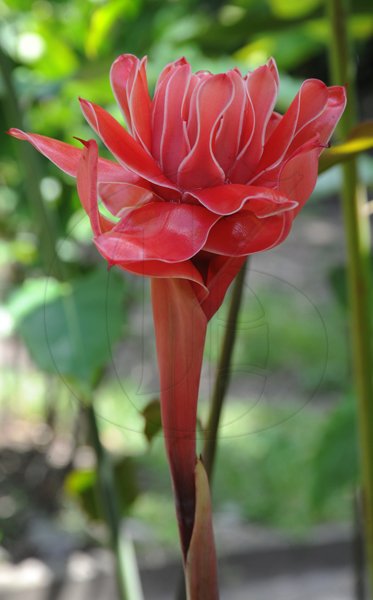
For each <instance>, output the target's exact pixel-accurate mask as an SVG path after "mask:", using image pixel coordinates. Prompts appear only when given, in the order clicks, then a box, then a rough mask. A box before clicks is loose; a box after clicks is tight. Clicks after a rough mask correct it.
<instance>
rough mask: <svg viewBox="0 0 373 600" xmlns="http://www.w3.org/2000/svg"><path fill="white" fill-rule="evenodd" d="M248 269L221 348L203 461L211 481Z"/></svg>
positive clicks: (237, 282) (232, 303) (239, 281)
mask: <svg viewBox="0 0 373 600" xmlns="http://www.w3.org/2000/svg"><path fill="white" fill-rule="evenodd" d="M246 268H247V260H246V261H245V262H244V264H243V265H242V267H241V270H240V272H239V273H238V275H237V277H236V279H235V282H234V285H233V290H232V296H231V301H230V305H229V310H228V317H227V322H226V329H225V335H224V339H223V344H222V347H221V353H220V357H219V363H218V367H217V373H216V379H215V384H214V389H213V392H212V396H211V404H210V414H209V417H208V421H207V425H206V428H205V441H204V446H203V451H202V457H203V464H204V466H205V469H206V473H207V476H208V478H209V480H210V481H211V479H212V474H213V469H214V464H215V457H216V450H217V440H218V430H219V423H220V417H221V413H222V409H223V403H224V398H225V394H226V391H227V388H228V384H229V380H230V376H231V362H232V356H233V348H234V343H235V340H236V334H237V321H238V315H239V311H240V307H241V302H242V295H243V289H244V283H245V276H246Z"/></svg>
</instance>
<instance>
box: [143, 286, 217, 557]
mask: <svg viewBox="0 0 373 600" xmlns="http://www.w3.org/2000/svg"><path fill="white" fill-rule="evenodd" d="M152 303H153V315H154V327H155V335H156V345H157V355H158V365H159V373H160V396H161V412H162V424H163V431H164V436H165V445H166V451H167V455H168V460H169V464H170V470H171V476H172V482H173V487H174V493H175V499H176V510H177V516H178V522H179V531H180V537H181V543H182V548H183V553H184V560H185V559H186V555H187V552H188V548H189V544H190V540H191V536H192V531H193V524H194V516H195V466H196V417H197V400H198V389H199V381H200V374H201V367H202V358H203V349H204V345H205V338H206V326H207V318H206V315H205V313H204V311H203V310H202V308H201V306H200V304H199V302H198V300H197V298H196V295H195V292H194V291H193V288H192V285H191V283H190V282H189V281H187V280H184V279H170V278H165V279H160V278H159V279H156V278H154V279H153V280H152Z"/></svg>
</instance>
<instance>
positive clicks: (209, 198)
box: [191, 183, 297, 217]
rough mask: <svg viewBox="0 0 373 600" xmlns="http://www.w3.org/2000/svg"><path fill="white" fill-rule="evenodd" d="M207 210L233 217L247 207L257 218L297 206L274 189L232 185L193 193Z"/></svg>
mask: <svg viewBox="0 0 373 600" xmlns="http://www.w3.org/2000/svg"><path fill="white" fill-rule="evenodd" d="M191 194H192V196H194V197H195V198H197V200H199V201H200V202H201V204H203V205H204V206H205V207H206V208H208V209H209V210H211V211H212V212H214V213H215V214H218V215H231V214H233V213H235V212H237V211H239V210H240V209H241V208H242V207H243V206H244V205H246V206H247V208H248V209H249V210H251V211H252V212H253V213H254V214H256V216H257V217H268V216H270V215H273V214H277V213H280V212H283V211H284V210H290V209H292V208H295V207H296V206H297V203H296V202H292V201H291V200H289V198H286V196H285V195H281V194H279V193H278V192H276V191H275V190H273V189H270V188H266V187H258V186H254V185H242V184H239V183H232V184H229V185H218V186H216V187H211V188H206V189H205V190H201V191H198V192H192V193H191Z"/></svg>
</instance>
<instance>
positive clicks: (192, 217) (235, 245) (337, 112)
mask: <svg viewBox="0 0 373 600" xmlns="http://www.w3.org/2000/svg"><path fill="white" fill-rule="evenodd" d="M111 85H112V88H113V92H114V95H115V97H116V100H117V102H118V104H119V106H120V108H121V111H122V113H123V116H124V119H125V121H126V123H127V130H126V129H125V128H124V127H123V126H122V125H121V124H120V123H119V122H118V121H117V120H116V119H114V118H113V117H112V116H111V115H110V114H109V113H107V112H106V111H105V110H104V109H103V108H101V107H100V106H97V105H96V104H93V103H92V102H88V101H87V100H81V107H82V111H83V114H84V116H85V118H86V119H87V121H88V123H89V124H90V126H91V127H92V129H93V130H94V131H95V132H96V133H97V134H98V136H99V137H100V138H101V140H102V141H103V143H104V144H105V145H106V147H107V148H108V149H109V151H110V152H111V153H112V155H113V157H114V158H115V159H116V160H115V161H109V160H105V159H100V158H98V151H97V144H96V142H95V141H93V140H91V141H88V142H83V144H84V148H83V149H78V148H76V147H74V146H70V145H68V144H65V143H62V142H59V141H57V140H52V139H50V138H46V137H44V136H41V135H37V134H28V133H24V132H22V131H19V130H16V129H12V130H10V133H11V134H12V135H14V136H15V137H18V138H20V139H25V140H28V141H29V142H31V143H32V144H33V145H34V146H35V147H36V148H37V149H38V150H39V152H41V153H42V154H44V155H45V156H47V157H48V158H49V159H50V160H51V161H53V162H54V163H55V164H56V165H57V166H58V167H59V168H61V169H62V170H63V171H65V172H67V173H69V174H70V175H73V176H74V177H77V185H78V192H79V196H80V199H81V202H82V205H83V207H84V209H85V210H86V212H87V214H88V215H89V218H90V220H91V225H92V230H93V234H94V242H95V244H96V246H97V248H98V250H99V252H100V253H101V254H102V256H104V257H105V259H106V260H107V261H108V262H109V263H110V265H119V266H120V267H122V268H123V269H125V270H127V271H130V272H132V273H137V274H140V275H146V276H150V277H152V299H153V311H154V323H155V330H156V338H157V353H158V361H159V368H160V379H161V405H162V420H163V429H164V433H165V439H166V447H167V452H168V457H169V462H170V467H171V473H172V479H173V484H174V490H175V496H176V503H177V511H178V517H179V527H180V534H181V541H182V547H183V553H184V559H185V564H186V572H187V575H188V573H189V575H188V581H189V583H188V585H189V588H188V590H189V592H188V593H189V595H190V598H201V599H202V598H204V599H210V598H211V599H212V598H216V597H217V587H216V581H215V580H214V578H215V575H214V567H213V566H212V565H213V562H214V561H213V544H212V542H211V539H210V541H207V542H206V547H205V548H201V550H202V553H201V552H199V545H200V544H201V535H202V534H201V531H202V529H201V527H202V526H201V525H199V526H198V528H197V526H196V528H197V529H198V531H196V528H194V523H197V522H198V523H202V522H203V518H201V515H200V511H201V510H202V509H201V506H202V505H203V506H205V504H206V502H207V501H206V502H205V500H206V498H205V492H200V491H199V490H201V489H204V485H205V484H204V483H203V481H204V479H203V475H201V467H200V465H199V466H198V467H197V473H198V475H197V479H196V471H195V465H196V450H195V424H196V408H197V397H198V387H199V377H200V370H201V364H202V354H203V346H204V341H205V333H206V326H207V322H208V320H209V319H210V318H211V316H212V315H213V314H214V313H215V312H216V310H217V309H218V308H219V306H220V304H221V302H222V300H223V298H224V295H225V292H226V290H227V288H228V286H229V284H230V282H231V281H232V279H233V278H234V276H235V275H236V273H237V272H238V270H239V269H240V267H241V265H242V263H243V261H244V260H245V257H246V256H248V255H249V254H253V253H255V252H259V251H263V250H266V249H269V248H273V247H274V246H276V245H278V244H280V243H281V242H282V241H283V240H284V239H285V238H286V236H287V235H288V233H289V231H290V228H291V225H292V222H293V219H294V217H295V216H296V214H297V213H298V212H299V210H300V209H301V208H302V206H303V204H304V203H305V201H306V200H307V199H308V198H309V196H310V194H311V193H312V191H313V188H314V186H315V183H316V178H317V171H318V158H319V155H320V153H321V152H322V150H323V148H324V147H325V145H326V144H327V143H328V141H329V139H330V136H331V134H332V132H333V130H334V128H335V126H336V124H337V122H338V120H339V118H340V116H341V114H342V112H343V110H344V106H345V102H346V99H345V92H344V89H343V88H341V87H329V88H328V87H327V86H326V85H325V84H324V83H322V82H321V81H319V80H316V79H309V80H307V81H305V82H304V83H303V85H302V86H301V88H300V91H299V93H298V94H297V96H296V97H295V98H294V100H293V102H292V103H291V105H290V107H289V109H288V111H287V112H286V113H285V115H284V116H281V115H280V114H278V113H277V112H275V111H274V107H275V103H276V98H277V93H278V85H279V78H278V72H277V68H276V65H275V62H274V61H273V60H270V61H269V62H268V63H267V64H266V65H264V66H262V67H259V68H258V69H256V70H255V71H253V72H252V73H248V74H247V75H245V76H244V77H242V75H241V74H240V72H239V70H238V69H233V70H231V71H229V72H228V73H224V74H218V75H212V74H211V73H209V72H207V71H200V72H198V73H194V74H193V73H192V72H191V68H190V65H189V64H188V62H187V61H186V60H185V59H184V58H182V59H180V60H177V61H176V62H174V63H171V64H169V65H167V66H166V67H165V69H164V70H163V71H162V73H161V75H160V76H159V78H158V82H157V85H156V89H155V93H154V97H153V98H151V97H150V95H149V92H148V85H147V78H146V60H145V59H142V60H139V59H137V58H136V57H135V56H132V55H123V56H120V57H119V58H118V59H117V60H116V61H115V62H114V64H113V66H112V69H111ZM98 198H101V201H102V202H103V204H104V205H105V206H106V208H107V209H108V210H109V212H110V213H111V214H112V215H113V217H115V219H114V218H113V220H110V219H108V218H106V217H104V216H103V215H101V214H100V212H99V207H98ZM196 482H197V485H196ZM196 490H197V496H196ZM201 498H205V500H201ZM207 504H208V502H207ZM196 505H197V508H196ZM196 515H197V517H196ZM206 535H207V534H206ZM208 537H209V536H208V535H207V537H206V536H205V540H207V538H208ZM210 538H211V536H210ZM194 540H195V541H194ZM207 547H208V548H209V549H210V550H208V549H207ZM206 556H207V558H206ZM209 556H210V558H211V557H212V558H211V560H210V559H209V558H208V557H209ZM188 557H189V559H188ZM190 557H192V558H190ZM190 560H192V561H193V562H194V563H195V565H198V566H192V567H191V566H190V564H189V562H190ZM209 560H210V562H209ZM188 561H189V562H188ZM203 577H205V578H206V581H205V584H204V585H205V587H203V585H202V588H200V579H201V578H203ZM197 588H198V589H199V590H201V589H202V591H199V592H197V591H195V590H197ZM193 590H194V591H193ZM203 590H204V591H203ZM206 590H208V592H206ZM198 594H200V595H198Z"/></svg>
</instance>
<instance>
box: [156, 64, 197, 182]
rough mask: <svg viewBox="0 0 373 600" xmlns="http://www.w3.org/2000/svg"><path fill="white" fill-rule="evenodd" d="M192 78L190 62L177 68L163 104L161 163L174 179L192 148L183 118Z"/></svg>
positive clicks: (170, 79) (168, 174)
mask: <svg viewBox="0 0 373 600" xmlns="http://www.w3.org/2000/svg"><path fill="white" fill-rule="evenodd" d="M189 79H190V66H189V65H188V64H186V65H183V66H180V67H179V68H178V69H175V70H174V72H173V73H172V75H171V77H170V78H169V79H168V81H167V83H166V86H165V92H164V101H163V106H162V112H163V114H159V115H158V118H160V117H161V118H162V122H163V127H162V135H161V139H160V148H159V153H160V164H161V168H162V171H163V172H164V173H165V175H166V176H167V177H169V178H170V179H172V180H175V179H176V175H177V170H178V168H179V165H180V163H181V161H182V160H183V159H184V158H185V156H186V154H187V153H188V151H189V150H190V148H189V142H188V140H187V136H186V131H185V122H184V121H183V119H182V115H181V113H182V106H183V102H184V98H185V93H186V91H187V89H188V85H189Z"/></svg>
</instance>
